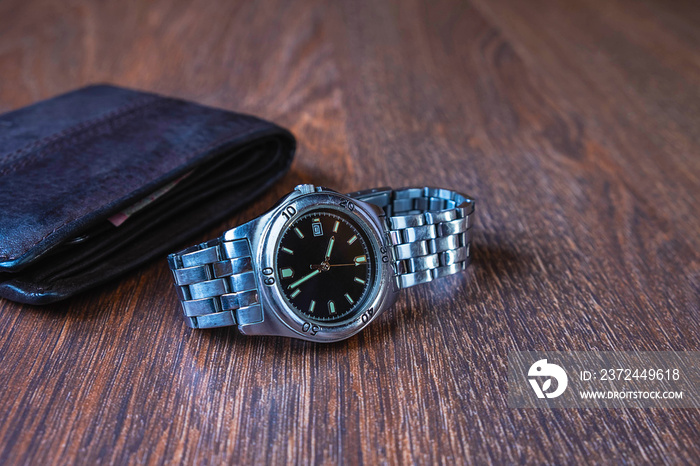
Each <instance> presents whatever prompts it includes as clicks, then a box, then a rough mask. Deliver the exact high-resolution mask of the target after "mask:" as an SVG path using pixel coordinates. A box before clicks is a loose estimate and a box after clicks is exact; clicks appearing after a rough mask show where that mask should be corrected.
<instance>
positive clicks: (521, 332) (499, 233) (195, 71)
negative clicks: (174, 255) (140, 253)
mask: <svg viewBox="0 0 700 466" xmlns="http://www.w3.org/2000/svg"><path fill="white" fill-rule="evenodd" d="M699 51H700V5H699V4H698V3H697V2H692V1H690V0H686V1H674V2H666V1H663V0H656V1H655V0H649V1H643V2H635V1H632V0H612V1H609V0H573V1H567V2H555V1H546V0H532V1H528V2H518V1H515V0H512V1H509V0H474V1H472V2H469V3H467V2H458V1H442V0H440V1H427V0H426V1H423V2H421V1H415V0H407V1H396V2H393V3H392V2H385V1H377V0H360V1H354V2H328V3H323V2H320V1H315V0H304V1H297V2H286V1H283V0H279V1H260V2H226V1H218V2H215V1H171V0H157V1H152V2H137V1H112V2H91V1H89V0H84V1H81V0H68V1H66V2H51V1H48V0H45V1H28V0H4V1H2V2H0V111H3V112H4V111H9V110H12V109H15V108H18V107H21V106H23V105H26V104H29V103H32V102H34V101H37V100H39V99H43V98H46V97H50V96H53V95H56V94H59V93H62V92H65V91H68V90H71V89H74V88H77V87H79V86H82V85H85V84H88V83H95V82H111V83H115V84H119V85H125V86H130V87H135V88H140V89H145V90H151V91H156V92H160V93H163V94H169V95H175V96H179V97H183V98H187V99H192V100H195V101H199V102H202V103H205V104H210V105H215V106H220V107H224V108H228V109H233V110H238V111H243V112H247V113H252V114H256V115H259V116H261V117H263V118H266V119H270V120H272V121H275V122H278V123H279V124H282V125H284V126H286V127H288V128H290V129H291V130H292V131H293V132H294V133H295V135H296V136H297V137H298V140H299V149H298V153H297V156H296V159H295V161H294V164H293V166H292V169H291V171H290V173H289V174H288V175H287V176H286V177H285V178H284V179H283V180H282V181H281V182H279V183H278V184H277V185H276V186H275V187H274V189H272V190H271V191H270V192H268V193H267V194H265V195H264V196H262V197H261V198H260V199H259V200H258V201H256V202H255V203H254V204H252V205H250V206H249V207H248V208H247V209H245V210H244V211H242V212H240V213H239V214H237V215H236V216H234V217H232V218H231V219H230V220H229V221H227V222H225V223H222V224H221V225H218V226H217V227H216V228H215V229H212V230H210V231H207V232H205V233H203V234H202V235H200V236H199V237H197V238H193V239H192V242H195V241H200V240H205V239H208V238H211V237H214V236H216V235H219V234H221V233H222V232H223V231H225V230H226V229H228V228H231V227H233V226H235V225H237V224H239V223H241V222H243V221H246V220H248V219H250V218H253V217H254V216H257V215H259V214H261V213H262V212H264V211H265V210H267V208H268V207H270V206H271V205H272V203H274V202H275V201H276V200H277V199H278V198H279V197H281V196H282V195H283V194H285V193H286V192H288V191H290V190H291V189H292V188H293V187H294V186H295V185H296V184H298V183H301V182H304V183H314V184H319V185H324V186H328V187H332V188H335V189H338V190H340V191H351V190H357V189H363V188H368V187H374V186H382V185H390V186H396V187H399V186H404V185H425V184H427V185H439V186H444V187H449V188H456V189H460V190H465V191H467V192H469V193H471V194H473V195H474V196H475V197H476V198H477V199H478V202H477V212H476V224H475V227H474V238H475V239H474V262H473V265H472V267H471V268H470V270H469V271H468V272H467V273H464V274H462V275H459V276H456V277H452V278H449V279H445V280H442V281H440V282H434V283H432V284H429V285H426V286H423V287H417V288H414V289H410V290H408V291H406V292H404V293H403V296H402V298H401V299H400V301H399V302H398V304H397V305H396V306H395V307H394V308H393V309H392V310H391V311H389V312H387V313H386V314H384V315H383V316H381V318H380V319H379V321H378V322H376V323H375V324H374V325H372V326H370V327H368V328H367V329H366V330H365V331H364V332H362V333H361V334H359V335H358V336H356V337H354V338H352V339H350V340H347V341H344V342H340V343H336V344H325V345H322V344H311V343H305V342H301V341H294V340H289V339H281V338H272V337H259V338H247V337H243V336H241V335H239V334H238V333H237V332H236V331H235V330H233V329H221V330H216V331H197V330H190V329H188V328H187V327H186V326H185V324H184V322H183V320H182V318H181V316H180V310H179V307H178V303H177V300H176V296H175V293H174V291H173V289H172V285H171V276H170V274H169V271H168V269H167V265H166V262H165V258H163V260H158V261H154V262H152V263H151V264H149V265H148V266H146V267H142V268H140V269H139V270H136V271H135V272H133V273H131V274H129V275H128V276H126V277H124V278H123V279H121V280H119V281H118V282H115V283H113V284H110V285H108V286H104V287H101V288H99V289H95V290H93V291H91V292H88V293H86V294H84V295H81V296H78V297H75V298H73V299H70V300H68V301H65V302H61V303H57V304H55V305H50V306H46V307H32V306H26V305H19V304H16V303H12V302H9V301H2V300H0V329H1V330H0V384H1V385H2V390H0V463H2V464H7V463H11V464H12V463H20V464H22V463H25V464H46V463H64V464H69V463H83V464H97V463H127V462H128V463H172V462H184V463H188V464H222V463H253V462H263V461H266V462H280V463H281V462H283V461H284V462H289V463H310V462H314V463H336V462H339V461H343V462H346V463H350V464H353V463H359V462H364V463H367V464H377V463H379V462H389V463H398V462H401V463H430V462H436V461H439V462H445V463H454V462H458V463H461V462H475V463H487V462H493V463H503V462H507V463H515V462H517V463H521V462H537V463H540V462H548V463H574V462H581V461H589V462H594V463H599V462H613V461H614V462H625V461H626V462H633V463H656V464H658V463H681V462H688V463H693V462H694V463H696V464H697V462H698V461H699V460H700V447H699V446H698V444H699V443H700V413H699V412H698V410H690V409H685V410H683V409H680V410H664V409H650V410H639V409H631V410H601V409H597V410H593V409H589V410H581V409H567V410H514V409H509V408H508V407H507V404H506V397H507V385H506V382H507V381H506V372H507V364H506V362H507V355H508V353H509V352H510V351H513V350H547V351H555V350H562V351H563V350H679V351H682V350H698V349H700V346H699V342H700V298H699V296H700V215H698V214H699V213H700V210H699V208H698V201H699V200H700V53H699ZM18 195H21V194H19V193H18ZM182 246H186V245H182Z"/></svg>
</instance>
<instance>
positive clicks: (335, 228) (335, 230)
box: [333, 220, 340, 233]
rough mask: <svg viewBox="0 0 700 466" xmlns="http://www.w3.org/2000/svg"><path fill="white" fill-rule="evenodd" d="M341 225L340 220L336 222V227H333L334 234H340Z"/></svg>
mask: <svg viewBox="0 0 700 466" xmlns="http://www.w3.org/2000/svg"><path fill="white" fill-rule="evenodd" d="M339 225H340V220H336V221H335V225H333V233H338V226H339Z"/></svg>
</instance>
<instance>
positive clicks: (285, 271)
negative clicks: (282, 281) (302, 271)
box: [280, 267, 294, 278]
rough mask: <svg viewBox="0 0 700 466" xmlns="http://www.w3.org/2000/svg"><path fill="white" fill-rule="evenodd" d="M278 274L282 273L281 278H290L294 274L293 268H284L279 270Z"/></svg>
mask: <svg viewBox="0 0 700 466" xmlns="http://www.w3.org/2000/svg"><path fill="white" fill-rule="evenodd" d="M280 274H282V278H292V277H293V276H294V269H292V268H289V267H288V268H286V269H282V270H280Z"/></svg>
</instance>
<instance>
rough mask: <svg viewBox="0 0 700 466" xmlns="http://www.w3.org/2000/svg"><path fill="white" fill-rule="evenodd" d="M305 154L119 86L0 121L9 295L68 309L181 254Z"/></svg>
mask: <svg viewBox="0 0 700 466" xmlns="http://www.w3.org/2000/svg"><path fill="white" fill-rule="evenodd" d="M295 147H296V141H295V139H294V136H293V135H292V134H291V133H290V132H289V131H287V130H286V129H284V128H281V127H279V126H277V125H275V124H272V123H270V122H267V121H264V120H261V119H259V118H255V117H252V116H249V115H243V114H239V113H234V112H230V111H225V110H219V109H214V108H211V107H206V106H202V105H198V104H195V103H192V102H187V101H183V100H179V99H173V98H167V97H163V96H159V95H156V94H151V93H145V92H139V91H134V90H129V89H124V88H120V87H114V86H108V85H97V86H89V87H85V88H82V89H79V90H77V91H74V92H70V93H68V94H64V95H61V96H58V97H55V98H53V99H49V100H46V101H42V102H39V103H37V104H34V105H31V106H28V107H25V108H22V109H19V110H16V111H13V112H10V113H6V114H4V115H0V296H2V297H4V298H7V299H11V300H14V301H19V302H23V303H31V304H44V303H49V302H53V301H57V300H60V299H64V298H68V297H70V296H72V295H75V294H76V293H78V292H81V291H83V290H86V289H88V288H91V287H94V286H96V285H99V284H102V283H105V282H107V281H109V280H112V279H113V278H115V277H117V276H119V275H121V274H123V273H125V272H127V271H129V270H131V269H133V268H135V267H137V266H138V265H140V264H143V263H145V262H146V261H148V260H150V259H152V258H154V257H158V256H163V255H165V254H166V253H167V252H172V249H174V247H175V246H178V245H179V244H180V243H183V242H184V241H185V240H187V239H188V238H189V237H191V236H193V235H194V234H196V233H198V232H201V231H202V230H204V229H206V228H207V227H210V226H212V225H213V224H215V223H216V222H219V221H221V220H222V219H224V218H225V217H227V216H229V215H230V214H231V213H232V212H233V211H235V210H237V209H239V208H240V207H241V206H243V205H244V204H246V203H248V202H250V201H251V200H252V199H254V198H255V197H256V196H258V195H259V194H260V193H261V192H262V191H264V190H265V189H267V188H268V187H269V186H270V185H271V184H272V183H274V182H275V181H276V180H278V179H279V178H280V177H281V176H282V175H283V174H284V173H285V172H286V171H287V170H288V168H289V165H290V163H291V161H292V157H293V156H294V151H295Z"/></svg>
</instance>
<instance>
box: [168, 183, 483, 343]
mask: <svg viewBox="0 0 700 466" xmlns="http://www.w3.org/2000/svg"><path fill="white" fill-rule="evenodd" d="M473 212H474V200H473V199H472V198H471V197H470V196H467V195H465V194H460V193H458V192H454V191H450V190H447V189H439V188H404V189H396V190H394V189H391V188H378V189H370V190H366V191H358V192H354V193H350V194H341V193H338V192H336V191H333V190H330V189H328V188H322V187H316V186H313V185H309V184H303V185H299V186H297V187H296V188H295V189H294V191H292V192H291V193H290V194H288V195H287V196H285V197H284V198H282V199H281V200H280V201H279V202H278V203H277V204H276V205H275V206H274V207H273V208H272V209H271V210H269V211H268V212H267V213H265V214H263V215H261V216H260V217H258V218H256V219H254V220H251V221H250V222H248V223H245V224H243V225H240V226H238V227H236V228H233V229H231V230H228V231H227V232H225V233H224V234H223V236H221V237H220V238H217V239H214V240H212V241H208V242H205V243H201V244H198V245H196V246H192V247H190V248H187V249H185V250H183V251H180V252H178V253H175V254H171V255H170V256H168V263H169V266H170V270H171V271H172V273H173V277H174V279H175V285H176V286H175V288H176V290H177V294H178V297H179V299H180V302H181V304H182V310H183V311H184V315H185V321H186V322H187V324H188V325H189V326H190V327H193V328H213V327H223V326H229V325H235V326H237V327H238V330H239V331H240V332H241V333H243V334H245V335H280V336H286V337H293V338H300V339H304V340H311V341H321V342H332V341H339V340H343V339H345V338H348V337H350V336H352V335H354V334H356V333H357V332H359V331H360V330H362V329H363V328H364V327H365V326H367V325H368V324H369V323H370V322H372V321H373V320H374V319H376V318H377V316H379V315H380V314H382V313H383V312H384V311H385V310H386V309H388V308H389V307H390V306H391V305H392V304H393V303H394V302H395V300H396V298H397V295H398V291H399V290H401V289H403V288H407V287H411V286H414V285H418V284H421V283H426V282H429V281H431V280H434V279H436V278H440V277H444V276H447V275H451V274H454V273H457V272H460V271H462V270H464V269H465V268H466V266H467V265H468V264H469V261H470V247H471V229H470V227H471V221H472V220H471V216H472V213H473Z"/></svg>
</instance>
